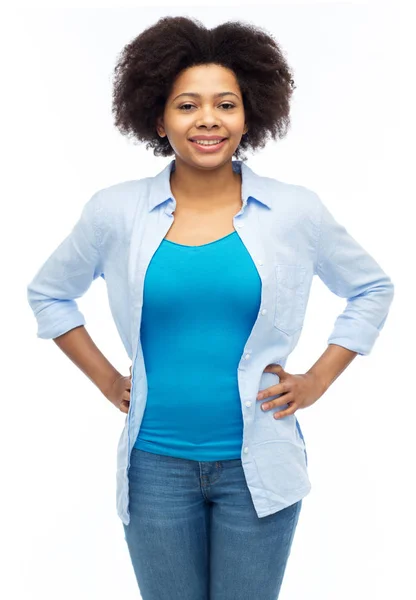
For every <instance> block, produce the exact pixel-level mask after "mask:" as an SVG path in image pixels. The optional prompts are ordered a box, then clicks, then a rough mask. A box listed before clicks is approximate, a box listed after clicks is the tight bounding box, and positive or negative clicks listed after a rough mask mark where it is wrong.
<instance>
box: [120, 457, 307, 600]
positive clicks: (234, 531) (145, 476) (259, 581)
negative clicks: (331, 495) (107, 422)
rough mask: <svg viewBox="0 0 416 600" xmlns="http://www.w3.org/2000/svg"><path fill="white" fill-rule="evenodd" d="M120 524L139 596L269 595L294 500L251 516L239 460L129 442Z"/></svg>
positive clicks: (276, 586) (288, 535)
mask: <svg viewBox="0 0 416 600" xmlns="http://www.w3.org/2000/svg"><path fill="white" fill-rule="evenodd" d="M129 483H130V485H129V490H130V491H129V495H130V522H129V524H128V525H123V527H124V533H125V540H126V542H127V546H128V550H129V553H130V558H131V562H132V566H133V569H134V574H135V576H136V580H137V583H138V586H139V589H140V594H141V597H142V598H143V600H253V599H255V598H259V599H260V598H261V600H276V599H277V598H278V595H279V592H280V588H281V585H282V580H283V576H284V573H285V569H286V565H287V562H288V558H289V555H290V550H291V546H292V542H293V538H294V534H295V530H296V526H297V523H298V519H299V514H300V510H301V506H302V500H298V501H297V502H295V503H294V504H292V505H290V506H287V507H286V508H284V509H282V510H280V511H278V512H276V513H274V514H271V515H269V516H268V517H265V518H263V519H259V518H258V517H257V514H256V511H255V509H254V506H253V502H252V499H251V496H250V492H249V490H248V488H247V484H246V481H245V477H244V471H243V468H242V464H241V459H239V458H236V459H231V460H225V461H213V462H206V461H203V462H199V461H192V460H188V459H182V458H175V457H171V456H162V455H159V454H153V453H150V452H146V451H143V450H139V449H137V448H133V450H132V454H131V462H130V470H129Z"/></svg>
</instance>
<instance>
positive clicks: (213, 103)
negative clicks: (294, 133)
mask: <svg viewBox="0 0 416 600" xmlns="http://www.w3.org/2000/svg"><path fill="white" fill-rule="evenodd" d="M247 130H248V128H247V126H246V124H245V114H244V106H243V98H242V95H241V91H240V88H239V85H238V82H237V79H236V77H235V75H234V73H233V72H232V71H231V70H230V69H227V68H225V67H222V66H220V65H215V64H209V65H198V66H194V67H190V68H189V69H186V70H185V71H182V73H180V74H179V75H178V77H177V78H176V80H175V82H174V85H173V87H172V90H171V93H170V95H169V97H168V98H167V100H166V104H165V109H164V113H163V117H162V118H160V119H158V122H157V132H158V134H159V135H161V136H165V135H166V136H167V137H168V139H169V142H170V144H171V146H172V148H173V150H174V152H175V155H176V157H177V158H179V159H181V160H182V161H184V162H186V163H187V164H189V165H192V166H197V167H200V168H208V169H210V168H216V167H218V166H220V165H223V164H224V163H226V162H228V161H230V160H232V156H233V154H234V152H235V150H236V149H237V147H238V145H239V143H240V141H241V137H242V135H243V134H244V133H246V131H247ZM198 135H205V136H221V137H222V138H227V139H226V140H225V142H223V143H221V144H219V145H218V147H216V146H214V147H212V146H210V147H209V148H208V151H207V150H206V148H207V147H206V146H203V147H201V146H198V145H197V144H196V143H194V142H191V141H190V138H193V137H194V136H198Z"/></svg>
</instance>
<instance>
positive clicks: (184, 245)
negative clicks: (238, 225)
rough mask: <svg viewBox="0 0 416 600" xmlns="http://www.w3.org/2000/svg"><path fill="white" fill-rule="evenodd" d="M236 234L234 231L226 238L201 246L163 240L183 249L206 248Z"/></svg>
mask: <svg viewBox="0 0 416 600" xmlns="http://www.w3.org/2000/svg"><path fill="white" fill-rule="evenodd" d="M235 233H237V232H236V231H232V232H231V233H229V234H228V235H225V236H224V237H222V238H219V239H218V240H213V241H212V242H208V243H207V244H200V245H199V246H189V245H187V244H178V242H172V240H167V239H166V238H163V241H164V242H168V243H169V244H173V245H174V246H181V247H182V248H204V247H206V246H212V245H213V244H218V242H222V241H223V240H226V239H227V238H229V237H231V236H232V235H234V234H235Z"/></svg>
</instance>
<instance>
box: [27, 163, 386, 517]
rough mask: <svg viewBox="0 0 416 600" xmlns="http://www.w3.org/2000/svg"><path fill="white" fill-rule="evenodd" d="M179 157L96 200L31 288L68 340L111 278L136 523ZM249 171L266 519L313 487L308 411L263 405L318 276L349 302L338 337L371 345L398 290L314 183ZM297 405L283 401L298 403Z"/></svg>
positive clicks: (238, 226) (120, 493) (256, 472)
mask: <svg viewBox="0 0 416 600" xmlns="http://www.w3.org/2000/svg"><path fill="white" fill-rule="evenodd" d="M175 165H176V163H175V160H174V159H173V160H172V161H171V162H170V163H169V164H168V165H167V166H165V167H164V168H163V170H162V171H160V172H159V173H158V174H157V175H155V176H151V177H145V178H142V179H137V180H129V181H124V182H121V183H117V184H114V185H111V186H109V187H106V188H104V189H100V190H99V191H97V192H95V193H94V194H93V196H92V197H91V198H90V199H89V200H88V201H87V202H86V203H85V205H84V207H83V209H82V212H81V215H80V217H79V219H78V221H77V222H76V223H75V225H74V227H73V229H72V231H71V232H70V233H69V235H68V236H67V237H66V238H65V239H64V240H63V241H62V243H61V244H60V245H59V246H58V248H56V250H55V251H54V252H53V253H52V254H51V255H50V256H49V258H48V259H47V260H46V261H45V263H44V264H43V265H42V266H41V268H40V269H39V270H38V272H37V273H36V274H35V276H34V277H33V279H32V281H31V282H30V283H29V285H28V287H27V297H28V301H29V304H30V307H31V309H32V310H33V313H34V315H35V317H36V320H37V325H38V331H37V336H38V337H39V338H43V339H52V338H56V337H58V336H60V335H62V334H63V333H66V332H67V331H69V330H70V329H73V328H74V327H78V326H80V325H85V323H86V321H85V318H84V315H83V314H82V313H81V312H80V310H79V307H78V305H77V302H76V299H77V298H79V297H81V296H82V295H83V294H85V292H86V291H87V290H88V288H89V287H90V285H91V283H92V282H93V281H94V280H95V279H96V278H97V277H102V278H103V279H104V280H105V283H106V287H107V293H108V300H109V306H110V310H111V313H112V316H113V318H114V322H115V325H116V327H117V330H118V332H119V335H120V338H121V340H122V343H123V345H124V347H125V349H126V352H127V354H128V356H129V358H130V359H131V361H132V365H133V368H132V384H131V391H130V409H129V412H128V414H127V415H126V419H125V423H124V427H123V430H122V432H121V436H120V439H119V443H118V448H117V472H116V488H117V489H116V506H117V513H118V515H119V517H120V518H121V520H122V521H123V523H124V524H126V525H127V524H128V523H129V520H130V513H129V493H128V492H129V481H128V469H129V466H130V455H131V450H132V447H133V446H134V443H135V440H136V439H137V436H138V433H139V430H140V424H141V422H142V419H143V413H144V410H145V406H146V398H147V391H148V388H147V378H146V371H145V363H144V359H143V349H142V346H141V341H140V335H139V332H140V324H141V318H142V306H143V288H144V280H145V276H146V271H147V268H148V266H149V263H150V261H151V259H152V257H153V255H154V254H155V252H156V251H157V249H158V248H159V246H160V244H161V243H162V240H163V239H164V237H165V235H166V234H167V232H168V230H169V229H170V227H171V225H172V223H173V220H174V214H173V213H174V210H175V208H176V200H175V198H174V196H173V194H172V190H171V187H170V174H171V172H172V170H173V169H175ZM232 166H233V170H234V171H235V172H237V173H240V174H241V178H242V206H241V209H240V211H239V212H238V213H237V214H236V215H235V216H234V219H233V222H234V228H235V231H236V232H237V234H238V236H239V237H240V240H241V242H242V243H243V244H244V246H245V248H246V249H247V252H248V253H249V255H250V257H251V260H252V261H253V264H254V266H255V268H256V270H257V272H258V275H259V278H260V280H261V300H260V303H259V310H258V314H257V318H256V320H255V322H254V325H253V328H252V330H251V332H250V335H249V336H248V337H247V340H246V343H245V345H244V347H243V348H242V349H241V358H240V361H239V363H238V367H237V378H238V390H239V396H240V401H241V411H242V419H243V433H242V440H241V461H242V466H243V469H244V473H245V477H246V481H247V485H248V488H249V490H250V494H251V497H252V500H253V504H254V507H255V510H256V513H257V515H258V517H265V516H267V515H270V514H272V513H274V512H277V511H279V510H281V509H283V508H285V507H286V506H289V505H291V504H293V503H294V502H297V501H298V500H299V499H301V498H303V497H304V496H305V495H306V494H308V493H309V491H310V489H311V484H310V481H309V477H308V467H307V453H306V446H305V440H304V437H303V435H302V431H301V428H300V426H299V422H298V420H297V418H296V416H295V415H294V414H293V415H289V416H287V417H284V418H282V419H280V420H279V419H278V420H276V419H274V418H273V411H266V412H263V411H262V410H261V408H260V406H261V403H260V402H258V401H256V396H257V393H258V391H259V390H260V389H264V388H267V387H269V386H271V385H273V384H275V383H278V379H276V377H277V376H276V375H275V374H273V373H264V372H263V370H264V368H265V367H266V366H267V365H269V364H271V363H278V364H280V365H281V366H282V367H283V368H284V367H285V364H286V361H287V358H288V356H289V355H290V353H291V352H292V351H293V349H294V348H295V347H296V345H297V342H298V340H299V336H300V334H301V331H302V326H303V322H304V317H305V312H306V307H307V304H308V298H309V293H310V288H311V284H312V280H313V277H314V276H315V275H317V276H318V277H319V278H320V279H321V280H322V281H323V282H324V283H325V285H326V286H327V287H328V288H329V289H330V290H331V291H332V292H333V293H334V294H336V295H337V296H340V297H342V298H345V299H346V305H345V308H344V310H343V312H342V313H341V314H339V316H338V317H337V319H336V320H335V323H334V326H333V329H332V332H331V333H330V335H329V337H328V340H327V341H328V344H337V345H340V346H343V347H345V348H348V349H350V350H353V351H354V352H357V353H358V354H360V355H367V354H369V353H370V351H371V348H372V347H373V345H374V343H375V341H376V339H377V337H378V335H379V333H380V331H381V329H382V328H383V326H384V323H385V321H386V318H387V314H388V311H389V307H390V304H391V302H392V299H393V294H394V286H393V283H392V281H391V279H390V277H389V276H388V275H387V274H386V273H385V272H384V271H383V270H382V268H381V267H380V265H379V264H378V263H377V262H376V261H375V259H374V258H372V256H370V255H369V254H368V252H366V251H365V250H364V249H363V247H362V246H361V245H360V244H359V243H358V242H357V241H355V240H354V239H353V237H352V236H351V235H350V234H349V233H348V232H347V230H346V229H345V227H343V226H342V225H341V224H339V223H338V222H337V221H336V220H335V218H334V217H333V216H332V214H331V213H330V212H329V210H328V209H327V207H326V206H325V205H324V204H323V202H322V201H321V199H320V198H319V196H318V195H317V194H316V193H315V192H314V191H312V190H310V189H308V188H306V187H304V186H301V185H295V184H289V183H285V182H282V181H279V180H277V179H275V178H271V177H264V176H260V175H258V174H256V173H255V172H254V171H253V170H252V169H251V168H250V167H249V166H248V165H247V164H245V163H244V162H242V161H239V160H234V161H233V162H232ZM286 407H287V405H284V406H283V407H281V408H282V409H284V408H286Z"/></svg>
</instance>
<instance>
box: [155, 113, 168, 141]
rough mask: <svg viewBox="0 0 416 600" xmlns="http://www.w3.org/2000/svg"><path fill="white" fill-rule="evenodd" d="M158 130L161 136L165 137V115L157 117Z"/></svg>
mask: <svg viewBox="0 0 416 600" xmlns="http://www.w3.org/2000/svg"><path fill="white" fill-rule="evenodd" d="M156 131H157V133H158V134H159V135H160V137H164V136H165V135H166V132H165V127H164V125H163V117H158V118H157V119H156Z"/></svg>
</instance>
